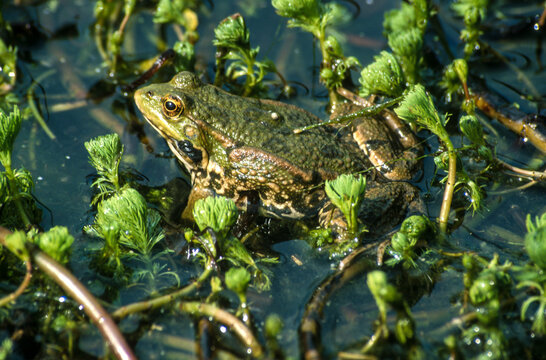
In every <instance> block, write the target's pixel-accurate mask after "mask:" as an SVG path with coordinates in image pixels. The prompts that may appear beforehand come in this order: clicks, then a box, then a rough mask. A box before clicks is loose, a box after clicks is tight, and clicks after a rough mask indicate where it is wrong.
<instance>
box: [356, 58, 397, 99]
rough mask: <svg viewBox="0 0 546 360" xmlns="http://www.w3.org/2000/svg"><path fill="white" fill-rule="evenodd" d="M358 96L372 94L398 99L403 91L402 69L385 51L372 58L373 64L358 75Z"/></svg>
mask: <svg viewBox="0 0 546 360" xmlns="http://www.w3.org/2000/svg"><path fill="white" fill-rule="evenodd" d="M359 81H360V84H361V85H362V86H361V87H360V92H359V95H360V96H364V97H367V96H370V95H372V94H378V95H386V96H389V97H398V96H400V95H402V92H403V91H404V87H405V85H404V78H403V75H402V69H401V68H400V65H399V64H398V61H397V60H396V58H395V57H394V56H393V55H392V54H391V53H389V52H387V51H381V53H380V54H379V55H376V56H374V62H373V63H371V64H369V65H368V66H366V67H365V68H364V69H362V71H361V73H360V80H359Z"/></svg>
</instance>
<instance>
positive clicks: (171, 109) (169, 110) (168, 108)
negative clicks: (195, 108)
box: [161, 95, 184, 118]
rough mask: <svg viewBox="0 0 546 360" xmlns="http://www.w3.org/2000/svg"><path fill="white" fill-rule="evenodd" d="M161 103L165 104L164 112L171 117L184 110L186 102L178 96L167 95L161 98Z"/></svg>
mask: <svg viewBox="0 0 546 360" xmlns="http://www.w3.org/2000/svg"><path fill="white" fill-rule="evenodd" d="M161 103H162V106H163V113H164V114H165V115H166V116H168V117H170V118H174V117H177V116H178V115H180V114H181V113H182V111H184V104H183V103H182V101H181V100H180V99H179V98H178V97H176V96H173V95H167V96H165V97H164V98H163V99H161Z"/></svg>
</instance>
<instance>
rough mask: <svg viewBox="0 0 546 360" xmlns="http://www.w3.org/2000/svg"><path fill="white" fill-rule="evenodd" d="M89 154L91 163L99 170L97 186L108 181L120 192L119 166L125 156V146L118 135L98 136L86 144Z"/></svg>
mask: <svg viewBox="0 0 546 360" xmlns="http://www.w3.org/2000/svg"><path fill="white" fill-rule="evenodd" d="M85 148H86V149H87V152H88V153H89V163H90V164H91V165H92V166H93V167H94V168H95V169H96V170H97V173H98V174H99V176H101V177H103V178H104V179H99V180H98V181H99V182H98V183H97V184H101V183H102V182H103V181H107V182H109V183H111V184H112V185H113V188H114V190H119V174H118V172H119V164H120V162H121V157H122V155H123V145H122V143H121V140H120V139H119V136H118V134H108V135H103V136H98V137H96V138H94V139H91V140H89V141H87V142H86V143H85Z"/></svg>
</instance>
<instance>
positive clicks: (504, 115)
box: [472, 92, 546, 154]
mask: <svg viewBox="0 0 546 360" xmlns="http://www.w3.org/2000/svg"><path fill="white" fill-rule="evenodd" d="M472 96H473V98H474V100H475V101H476V106H477V107H478V109H480V110H481V111H482V112H483V113H484V114H485V115H487V116H489V117H490V118H493V119H497V121H498V122H500V123H501V124H502V125H504V126H505V127H507V128H508V129H510V130H511V131H513V132H515V133H516V134H518V135H520V136H522V137H524V138H526V139H527V140H529V141H530V142H531V143H532V144H533V145H534V146H535V147H536V148H537V149H539V150H540V151H542V152H543V153H545V154H546V134H543V133H541V131H540V126H537V125H536V124H535V123H533V122H530V121H527V119H528V118H529V117H528V116H527V114H524V113H522V112H521V111H518V110H515V109H512V110H511V111H510V112H507V111H503V112H501V111H499V110H497V108H496V106H495V105H494V104H495V103H497V99H496V98H495V96H494V95H492V94H488V93H484V92H480V93H477V94H473V95H472Z"/></svg>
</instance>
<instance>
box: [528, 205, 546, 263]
mask: <svg viewBox="0 0 546 360" xmlns="http://www.w3.org/2000/svg"><path fill="white" fill-rule="evenodd" d="M526 225H527V234H526V235H525V250H527V254H529V257H530V258H531V260H532V261H533V263H535V264H536V265H537V266H538V267H539V268H541V269H542V270H545V271H546V213H543V214H542V215H541V216H540V217H538V216H537V217H536V218H535V222H534V223H533V220H532V218H531V215H530V214H528V215H527V220H526Z"/></svg>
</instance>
